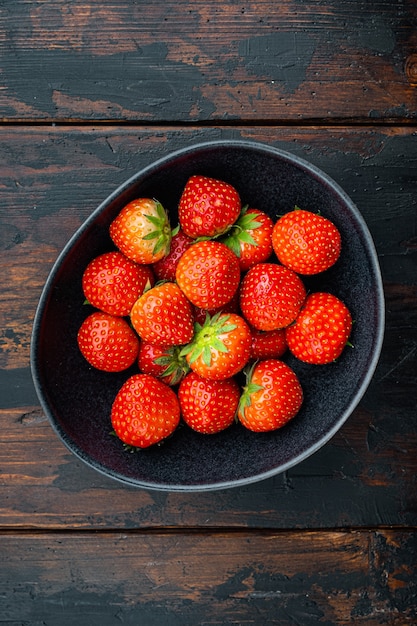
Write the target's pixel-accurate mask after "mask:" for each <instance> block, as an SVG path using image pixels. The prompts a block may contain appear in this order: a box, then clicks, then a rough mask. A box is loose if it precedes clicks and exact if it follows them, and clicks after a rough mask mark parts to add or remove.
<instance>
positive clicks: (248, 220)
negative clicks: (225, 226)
mask: <svg viewBox="0 0 417 626" xmlns="http://www.w3.org/2000/svg"><path fill="white" fill-rule="evenodd" d="M248 208H249V206H248V205H245V206H244V207H243V208H242V210H241V212H240V216H239V218H238V220H237V221H236V222H235V224H233V226H232V227H231V228H230V230H229V231H228V233H227V235H226V236H225V237H224V238H223V239H221V242H222V243H224V244H225V245H226V246H227V247H228V248H230V250H232V252H234V253H235V254H236V256H238V257H240V250H241V244H242V243H247V244H251V245H252V246H257V245H258V244H257V243H256V241H255V240H254V238H253V237H252V235H251V234H250V231H253V230H256V228H259V226H261V225H262V224H261V222H259V221H258V220H257V219H256V215H254V214H253V213H249V214H248V213H247V210H248Z"/></svg>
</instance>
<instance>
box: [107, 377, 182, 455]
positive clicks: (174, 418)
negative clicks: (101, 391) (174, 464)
mask: <svg viewBox="0 0 417 626" xmlns="http://www.w3.org/2000/svg"><path fill="white" fill-rule="evenodd" d="M179 421H180V406H179V402H178V398H177V396H176V394H175V393H174V392H173V390H172V389H171V388H170V387H168V385H165V383H163V382H161V381H160V380H158V379H157V378H155V377H154V376H150V375H149V374H134V375H133V376H131V377H130V378H128V379H127V381H126V382H125V383H124V384H123V385H122V387H121V389H120V390H119V392H118V394H117V395H116V398H115V399H114V402H113V405H112V409H111V422H112V426H113V429H114V432H115V434H116V435H117V436H118V437H119V439H121V440H122V441H123V442H124V443H125V444H126V445H128V446H133V447H136V448H148V447H149V446H152V445H154V444H156V443H159V442H160V441H162V440H163V439H166V437H168V436H169V435H171V434H172V433H173V432H174V430H175V429H176V428H177V426H178V424H179Z"/></svg>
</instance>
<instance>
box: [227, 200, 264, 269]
mask: <svg viewBox="0 0 417 626" xmlns="http://www.w3.org/2000/svg"><path fill="white" fill-rule="evenodd" d="M273 228H274V222H273V221H272V220H271V218H270V217H269V215H267V214H266V213H264V212H263V211H260V210H259V209H248V207H247V206H245V207H244V208H243V209H242V212H241V214H240V217H239V219H238V220H237V222H236V224H235V225H234V226H232V228H231V229H230V230H229V231H228V233H227V235H226V236H225V237H224V239H221V241H222V242H223V243H224V244H226V246H227V247H228V248H230V249H231V250H232V251H233V252H234V253H235V254H236V256H237V257H238V258H239V265H240V269H241V270H242V271H246V270H248V269H249V268H250V267H252V266H253V265H255V263H261V262H262V261H266V260H267V259H268V258H269V257H270V256H271V254H272V230H273Z"/></svg>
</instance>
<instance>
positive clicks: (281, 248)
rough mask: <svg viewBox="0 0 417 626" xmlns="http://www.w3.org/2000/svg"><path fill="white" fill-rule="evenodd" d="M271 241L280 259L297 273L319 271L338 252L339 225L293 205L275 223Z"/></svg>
mask: <svg viewBox="0 0 417 626" xmlns="http://www.w3.org/2000/svg"><path fill="white" fill-rule="evenodd" d="M272 245H273V248H274V251H275V254H276V255H277V257H278V259H279V261H280V262H281V263H282V264H283V265H285V266H286V267H289V268H290V269H292V270H294V272H297V273H298V274H305V275H311V274H319V273H320V272H324V271H325V270H327V269H329V267H331V266H332V265H334V264H335V263H336V261H337V259H338V258H339V256H340V251H341V236H340V232H339V230H338V228H337V227H336V226H335V225H334V224H333V222H331V221H330V220H328V219H327V218H325V217H323V216H322V215H318V214H317V213H312V212H311V211H304V210H302V209H298V208H296V209H295V210H294V211H290V212H289V213H286V214H285V215H283V216H282V217H280V218H279V220H278V221H277V222H276V223H275V226H274V230H273V231H272Z"/></svg>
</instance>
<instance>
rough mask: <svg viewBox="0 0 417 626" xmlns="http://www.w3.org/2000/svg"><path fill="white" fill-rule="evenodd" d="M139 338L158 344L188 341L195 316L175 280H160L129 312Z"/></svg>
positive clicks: (166, 344) (176, 343) (190, 337)
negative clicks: (166, 281) (162, 281)
mask: <svg viewBox="0 0 417 626" xmlns="http://www.w3.org/2000/svg"><path fill="white" fill-rule="evenodd" d="M130 319H131V322H132V326H133V328H134V329H135V330H136V332H137V333H138V335H139V337H140V338H141V339H143V340H144V341H148V342H149V343H155V344H158V345H161V346H175V345H181V344H186V343H188V342H189V341H191V339H192V337H193V334H194V318H193V313H192V308H191V304H190V303H189V302H188V300H187V298H186V297H185V296H184V294H183V293H182V291H181V290H180V288H179V287H178V285H176V284H175V283H162V284H161V285H155V287H152V289H149V290H148V291H145V293H144V294H143V295H141V296H140V298H139V299H138V300H136V302H135V304H134V305H133V307H132V310H131V312H130Z"/></svg>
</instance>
